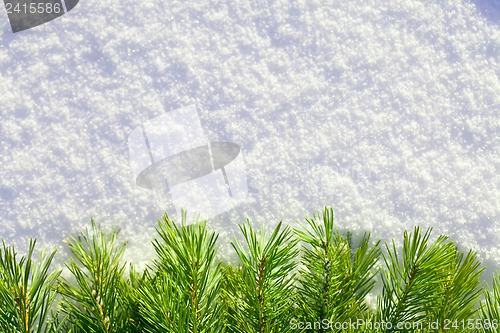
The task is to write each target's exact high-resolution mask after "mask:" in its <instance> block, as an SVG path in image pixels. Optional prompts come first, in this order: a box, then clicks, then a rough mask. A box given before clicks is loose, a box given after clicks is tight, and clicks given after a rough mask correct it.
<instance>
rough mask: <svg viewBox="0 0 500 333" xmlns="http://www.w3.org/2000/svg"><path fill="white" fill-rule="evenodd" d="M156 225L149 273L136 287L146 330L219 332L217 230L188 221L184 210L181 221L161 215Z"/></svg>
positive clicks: (223, 324) (219, 301) (219, 302)
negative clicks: (156, 236) (138, 291)
mask: <svg viewBox="0 0 500 333" xmlns="http://www.w3.org/2000/svg"><path fill="white" fill-rule="evenodd" d="M157 231H158V234H159V236H160V238H159V239H155V240H154V241H153V245H154V248H155V250H156V253H157V256H158V259H157V260H156V261H155V262H154V267H153V269H152V270H153V271H154V273H153V274H154V276H153V277H150V278H149V279H148V282H147V283H146V284H145V285H144V287H143V288H141V291H140V292H141V297H142V299H141V300H140V304H141V307H140V313H141V315H142V317H143V321H144V327H145V330H146V332H192V333H196V332H217V333H219V332H223V331H224V329H225V328H224V327H225V323H224V321H223V318H222V312H221V309H222V305H221V304H222V303H221V300H220V299H219V298H220V284H221V278H222V270H221V267H220V263H218V262H217V261H216V251H217V249H216V241H217V235H216V234H215V233H214V232H210V231H208V230H207V228H206V222H204V221H202V222H198V223H195V224H191V225H187V223H186V214H185V213H183V215H182V222H181V225H180V226H178V225H177V224H176V223H175V222H174V221H172V220H170V218H169V217H168V216H167V215H164V216H163V219H162V220H160V221H159V225H158V228H157Z"/></svg>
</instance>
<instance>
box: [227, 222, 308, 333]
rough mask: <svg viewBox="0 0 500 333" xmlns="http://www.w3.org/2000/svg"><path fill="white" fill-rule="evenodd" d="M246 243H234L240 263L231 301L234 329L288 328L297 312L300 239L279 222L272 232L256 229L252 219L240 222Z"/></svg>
mask: <svg viewBox="0 0 500 333" xmlns="http://www.w3.org/2000/svg"><path fill="white" fill-rule="evenodd" d="M240 230H241V232H242V233H243V236H244V239H245V246H243V245H242V244H240V243H239V242H238V241H236V242H234V243H232V246H233V248H234V249H235V251H236V253H237V254H238V257H239V258H240V260H241V266H240V268H238V269H237V270H236V271H235V273H236V274H235V276H234V278H235V279H236V281H237V283H236V288H237V290H236V294H235V295H233V299H232V302H233V304H234V307H235V309H236V311H235V312H234V313H232V315H233V316H234V318H233V322H234V323H236V325H235V326H234V327H231V331H234V332H246V333H250V332H252V333H253V332H259V333H270V332H288V331H290V324H289V323H290V319H291V318H292V315H293V312H294V298H295V297H294V286H293V283H294V278H295V274H294V273H293V271H294V270H295V268H296V266H297V263H296V260H295V258H296V256H297V255H298V250H297V249H296V244H297V241H296V239H294V238H293V234H292V232H291V230H290V228H288V227H284V228H283V229H282V223H281V222H280V223H279V224H278V226H277V227H276V229H275V230H274V231H273V233H272V234H271V235H270V236H269V235H267V234H266V233H265V232H260V233H257V232H255V231H254V230H253V228H252V226H251V224H250V221H247V223H246V224H243V225H240Z"/></svg>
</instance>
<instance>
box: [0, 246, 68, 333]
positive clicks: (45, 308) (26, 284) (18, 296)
mask: <svg viewBox="0 0 500 333" xmlns="http://www.w3.org/2000/svg"><path fill="white" fill-rule="evenodd" d="M35 243H36V241H35V240H30V244H29V248H28V254H27V255H26V256H23V257H21V259H19V260H17V253H16V251H15V249H14V247H7V246H6V245H5V243H3V251H2V250H0V329H1V331H2V332H5V333H10V332H12V333H14V332H15V333H18V332H21V333H35V332H36V333H47V332H52V331H53V329H54V326H53V317H52V315H51V312H52V310H51V308H52V305H53V303H54V299H55V292H54V287H55V285H56V281H57V278H58V276H59V274H60V273H61V272H60V271H53V272H49V270H50V265H51V263H52V260H53V258H54V255H55V253H56V251H53V252H52V253H51V254H50V255H48V256H45V255H44V253H43V252H42V253H41V254H40V256H39V258H38V261H39V263H38V264H35V262H34V259H33V252H34V250H35Z"/></svg>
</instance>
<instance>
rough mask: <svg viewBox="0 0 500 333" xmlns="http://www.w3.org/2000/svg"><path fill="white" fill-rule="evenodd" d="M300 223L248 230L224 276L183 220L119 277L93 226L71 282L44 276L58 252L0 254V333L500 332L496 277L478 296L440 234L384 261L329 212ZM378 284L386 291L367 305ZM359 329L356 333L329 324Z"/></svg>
mask: <svg viewBox="0 0 500 333" xmlns="http://www.w3.org/2000/svg"><path fill="white" fill-rule="evenodd" d="M306 222H307V225H306V227H304V228H298V229H294V230H293V231H292V229H290V228H289V227H286V226H283V224H282V223H281V222H280V223H279V224H278V226H277V227H276V228H275V229H274V230H273V231H272V232H271V233H266V232H264V231H256V230H254V228H253V227H252V225H251V223H250V221H247V222H246V223H244V224H242V225H240V230H241V233H242V235H243V241H241V242H239V241H235V242H233V243H232V246H233V248H234V250H235V251H236V254H237V256H238V258H239V263H238V264H237V265H235V266H232V265H229V264H228V265H224V266H223V265H222V264H221V262H220V261H219V260H217V259H216V258H217V257H218V256H217V248H218V246H217V234H216V233H215V232H213V231H210V230H209V229H208V228H207V225H206V222H205V221H201V222H200V221H195V222H194V223H191V224H189V223H188V222H187V221H186V214H185V213H183V215H182V220H181V221H180V223H179V224H176V223H175V222H174V221H172V220H171V219H170V218H169V217H168V216H167V215H165V216H163V218H162V219H161V220H160V221H159V222H158V227H157V232H158V236H157V238H156V239H154V241H153V247H154V249H155V250H156V259H154V260H153V261H152V262H151V264H150V266H148V267H147V268H146V269H145V270H144V271H143V272H137V271H136V270H135V269H134V267H133V266H132V265H130V269H129V272H128V274H125V265H126V262H125V261H123V260H122V256H123V253H124V249H125V243H120V242H118V233H117V232H115V231H111V232H109V233H105V232H103V231H102V229H101V228H100V227H98V226H97V225H96V224H95V222H94V221H92V226H91V229H90V230H86V231H84V232H82V233H80V234H79V235H77V236H76V237H72V238H71V239H70V241H69V243H68V244H69V248H70V250H71V252H72V253H73V258H72V259H71V260H70V261H69V262H68V263H67V268H68V270H69V273H70V274H71V275H72V277H70V278H67V279H65V278H62V277H60V274H61V272H60V271H51V270H50V265H51V262H52V260H53V258H54V255H55V251H54V252H52V253H51V254H49V255H48V256H47V255H44V254H43V252H42V254H40V255H38V256H35V255H34V253H35V251H34V248H35V241H30V244H29V250H28V253H27V255H26V256H21V257H20V258H18V257H17V254H16V252H15V250H14V248H13V247H7V246H6V245H5V244H3V248H2V249H0V332H2V333H3V332H6V333H81V332H85V333H87V332H88V333H112V332H119V333H139V332H148V333H156V332H176V333H184V332H186V333H195V332H196V333H219V332H228V333H233V332H234V333H271V332H273V333H274V332H371V333H384V332H396V331H397V332H414V333H423V332H426V333H427V332H429V333H444V332H450V333H451V332H460V333H461V332H471V333H486V332H487V333H493V332H496V333H499V332H500V330H499V326H500V323H499V321H500V274H497V275H496V276H495V277H494V278H493V285H492V287H491V289H490V288H489V287H487V290H483V289H482V288H481V274H482V272H483V269H484V268H482V267H481V264H480V262H479V260H478V259H477V257H476V254H475V253H474V252H472V251H469V252H466V253H464V252H461V251H459V250H458V249H457V247H456V246H455V244H454V243H453V242H451V241H450V240H448V238H447V237H446V236H440V237H438V238H437V239H435V240H433V241H431V229H428V230H427V231H425V232H423V231H422V230H421V229H420V228H419V227H415V229H414V230H413V232H412V233H409V232H405V233H404V239H403V244H402V246H401V247H396V245H395V241H394V240H393V241H392V243H386V244H385V251H384V252H383V255H382V256H380V253H381V251H380V249H379V247H378V244H379V242H371V241H370V237H369V235H367V234H365V235H364V236H363V237H362V239H361V241H360V243H359V245H355V244H354V242H353V241H352V237H351V236H350V234H349V233H348V234H347V236H343V235H342V234H341V233H340V232H339V231H338V230H337V229H336V228H335V227H334V214H333V209H331V208H325V209H324V210H323V212H322V214H321V215H314V217H313V218H311V219H309V218H308V219H306ZM380 257H381V259H380ZM379 264H381V265H379ZM379 266H381V267H379ZM377 277H380V278H381V284H382V291H381V294H380V295H379V296H378V303H377V305H376V306H372V307H370V306H368V302H367V299H368V298H369V297H370V298H371V297H372V296H374V295H373V293H372V287H373V285H374V281H375V279H376V278H377ZM483 297H484V299H483V300H482V301H480V299H482V298H483ZM56 305H57V307H56ZM360 319H361V322H363V320H364V324H363V325H361V326H359V325H357V326H356V328H353V327H352V326H350V325H348V326H347V327H346V326H342V327H339V326H332V325H334V324H335V325H337V324H340V325H344V324H346V323H347V324H349V323H351V322H355V323H359V320H360ZM400 323H403V324H410V325H409V326H403V327H399V326H398V324H400ZM412 324H413V326H412ZM415 324H416V326H415ZM325 325H326V326H325Z"/></svg>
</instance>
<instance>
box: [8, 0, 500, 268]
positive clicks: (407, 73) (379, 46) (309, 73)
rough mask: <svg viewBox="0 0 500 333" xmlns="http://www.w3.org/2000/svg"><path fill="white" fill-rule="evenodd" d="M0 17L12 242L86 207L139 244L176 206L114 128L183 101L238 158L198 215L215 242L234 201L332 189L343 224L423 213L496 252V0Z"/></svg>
mask: <svg viewBox="0 0 500 333" xmlns="http://www.w3.org/2000/svg"><path fill="white" fill-rule="evenodd" d="M325 3H328V4H325ZM1 22H2V27H1V29H0V35H1V40H0V89H1V91H2V93H1V94H0V105H1V110H2V111H1V113H0V166H1V168H0V236H1V238H3V239H5V240H6V241H7V242H8V243H15V244H16V246H17V247H19V248H20V249H22V248H26V246H27V242H28V239H29V237H37V238H38V239H39V244H41V245H43V246H45V247H47V248H54V247H61V248H63V247H64V244H63V242H62V241H63V240H64V239H66V238H67V237H68V236H69V235H71V234H74V233H75V232H77V231H79V230H82V229H83V228H85V227H88V226H89V225H90V223H89V220H90V217H93V218H94V219H95V220H96V221H97V222H98V223H100V224H101V225H103V226H112V225H114V226H116V227H117V228H120V229H121V237H122V239H123V240H127V241H128V242H129V247H128V252H127V258H128V259H129V260H132V261H134V262H136V263H143V262H144V261H146V260H147V258H149V257H150V256H151V255H152V251H153V250H152V246H151V245H150V243H149V241H150V240H151V238H152V237H153V236H154V235H155V231H154V227H155V224H156V220H157V219H158V218H159V217H160V216H161V214H162V212H164V211H165V210H167V209H170V208H171V207H170V206H169V203H168V201H167V200H166V199H165V198H164V197H162V196H158V195H156V194H155V193H153V192H151V191H148V190H146V189H144V188H141V187H139V186H137V185H136V183H135V177H134V172H133V170H132V168H131V164H130V163H131V162H130V156H129V153H128V143H127V138H128V137H129V135H130V133H132V131H133V130H134V129H135V128H137V127H139V126H141V125H142V124H144V123H145V122H147V121H148V120H150V119H153V118H155V117H158V116H161V115H162V114H164V113H165V112H169V111H173V110H176V109H178V108H181V107H186V106H189V105H195V106H196V107H197V109H198V111H199V116H200V121H201V124H202V126H203V131H204V133H205V134H206V136H207V137H208V138H210V140H213V141H226V142H232V143H235V144H237V145H239V146H240V147H241V151H242V154H243V157H244V161H245V171H246V175H247V179H248V186H249V189H250V191H249V194H248V196H247V197H246V198H245V199H244V200H243V201H242V202H241V203H240V204H239V205H238V206H237V207H236V208H234V209H232V210H230V211H227V212H226V213H224V214H221V215H218V216H216V217H214V218H211V219H210V220H209V225H210V226H211V227H212V228H214V229H215V230H217V231H218V232H220V233H221V237H220V244H221V247H222V251H223V252H224V253H226V254H227V253H229V252H228V251H230V248H229V246H228V243H229V240H231V239H232V238H233V237H234V236H235V233H236V232H237V227H236V225H237V223H239V222H241V221H243V220H244V219H246V218H247V217H249V218H250V219H251V220H252V221H254V222H255V223H256V224H258V225H264V227H265V228H266V229H271V228H273V227H274V226H275V225H276V224H277V223H278V222H279V220H280V219H283V220H284V221H285V222H287V223H289V224H291V225H294V226H295V225H297V222H296V221H297V220H303V218H304V217H305V215H312V214H313V213H315V212H318V211H319V210H320V209H321V208H322V207H323V206H324V205H331V206H333V207H334V208H335V212H336V224H337V226H338V227H339V228H341V229H342V230H347V229H349V230H352V231H353V232H354V233H359V234H361V233H362V232H363V231H371V232H372V233H373V236H374V238H382V239H384V240H388V239H390V238H392V237H396V238H399V239H401V236H402V233H403V230H404V229H411V228H413V226H414V225H421V226H423V227H430V226H432V227H433V228H434V230H435V233H436V234H438V233H443V234H447V235H449V236H450V238H451V239H452V240H454V241H456V242H457V243H458V244H459V245H460V246H461V247H463V248H470V247H472V248H473V249H475V250H476V251H478V253H479V254H480V256H481V258H482V259H483V260H485V262H487V263H488V264H489V265H491V267H493V268H495V269H498V268H500V245H499V244H500V223H499V203H500V202H499V199H498V198H500V176H499V175H500V172H499V169H500V117H499V114H500V113H499V112H500V3H499V2H498V1H496V0H475V1H472V0H443V1H439V2H436V1H430V0H429V1H425V0H421V1H417V0H401V1H397V2H394V1H388V0H382V1H380V0H377V1H374V0H369V1H330V2H325V1H320V0H309V1H301V0H296V1H288V0H287V1H284V0H282V1H281V0H276V1H264V0H255V1H254V0H239V1H236V2H231V1H197V2H184V1H168V2H165V1H159V0H148V1H146V2H141V3H138V2H135V1H129V0H120V1H118V0H107V1H98V0H88V1H81V2H80V3H79V4H78V5H77V6H76V7H75V8H74V9H73V10H72V11H70V12H69V13H67V14H66V15H64V16H62V17H60V18H58V19H56V20H54V21H51V22H49V23H47V24H44V25H41V26H39V27H36V28H33V29H30V30H27V31H23V32H19V33H16V34H13V33H12V32H11V30H10V26H9V23H8V20H7V15H6V14H5V15H4V19H3V20H2V21H1Z"/></svg>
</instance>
